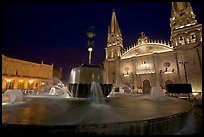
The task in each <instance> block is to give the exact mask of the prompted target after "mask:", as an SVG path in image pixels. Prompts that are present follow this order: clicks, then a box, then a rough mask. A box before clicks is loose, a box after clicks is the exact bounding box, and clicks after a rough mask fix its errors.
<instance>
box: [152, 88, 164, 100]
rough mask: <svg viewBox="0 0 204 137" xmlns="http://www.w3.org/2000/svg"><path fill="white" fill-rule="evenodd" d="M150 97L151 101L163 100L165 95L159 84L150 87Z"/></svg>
mask: <svg viewBox="0 0 204 137" xmlns="http://www.w3.org/2000/svg"><path fill="white" fill-rule="evenodd" d="M150 99H151V100H153V101H165V100H166V97H165V94H164V91H163V89H162V88H161V86H159V85H158V86H157V87H152V88H151V92H150Z"/></svg>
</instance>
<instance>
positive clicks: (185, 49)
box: [103, 2, 202, 93]
mask: <svg viewBox="0 0 204 137" xmlns="http://www.w3.org/2000/svg"><path fill="white" fill-rule="evenodd" d="M170 28H171V38H170V42H165V41H162V40H152V39H151V38H149V37H148V36H146V35H145V34H144V32H142V33H141V36H140V37H139V38H138V40H137V41H136V42H135V43H134V44H132V46H130V47H128V48H124V47H123V38H122V33H121V30H120V27H119V25H118V22H117V19H116V13H115V11H113V12H112V19H111V25H110V26H109V27H108V39H107V47H106V48H105V51H106V59H105V61H104V73H103V77H104V83H112V84H125V85H128V86H130V87H131V88H132V89H134V91H138V89H142V92H143V93H149V92H150V89H151V87H153V86H157V85H161V86H162V87H163V88H165V87H166V85H167V84H176V83H180V84H181V83H188V84H191V86H192V91H193V92H202V24H198V23H197V20H196V19H195V14H194V13H193V9H192V7H191V4H190V3H189V2H172V9H171V18H170Z"/></svg>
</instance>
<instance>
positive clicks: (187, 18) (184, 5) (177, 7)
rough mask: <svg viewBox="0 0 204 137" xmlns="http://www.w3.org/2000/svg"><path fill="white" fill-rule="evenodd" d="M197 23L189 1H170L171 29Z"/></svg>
mask: <svg viewBox="0 0 204 137" xmlns="http://www.w3.org/2000/svg"><path fill="white" fill-rule="evenodd" d="M181 20H182V21H181ZM196 23H197V20H196V19H195V14H194V13H193V9H192V7H191V4H190V2H172V9H171V19H170V27H171V29H172V30H174V29H178V28H181V27H182V26H187V25H188V26H189V25H194V24H196Z"/></svg>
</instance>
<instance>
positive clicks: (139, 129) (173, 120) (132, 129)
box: [2, 108, 192, 135]
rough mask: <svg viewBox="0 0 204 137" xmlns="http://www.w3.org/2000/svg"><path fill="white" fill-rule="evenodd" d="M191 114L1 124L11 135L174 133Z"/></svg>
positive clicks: (190, 112)
mask: <svg viewBox="0 0 204 137" xmlns="http://www.w3.org/2000/svg"><path fill="white" fill-rule="evenodd" d="M191 116H192V108H191V109H189V110H187V111H186V112H182V113H179V114H175V115H171V116H167V117H161V118H156V119H149V120H142V121H130V122H122V123H109V124H93V125H73V126H69V125H66V126H37V125H12V124H2V127H3V128H2V129H3V132H6V133H7V134H12V135H17V134H18V135H19V134H22V135H23V134H24V135H25V134H32V135H35V134H39V133H40V134H41V135H42V134H46V135H48V134H57V135H61V134H66V135H174V134H176V133H178V132H179V131H180V130H181V129H182V128H183V127H185V126H186V124H187V122H188V120H189V119H190V118H191Z"/></svg>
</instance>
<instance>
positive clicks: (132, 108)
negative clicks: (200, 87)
mask: <svg viewBox="0 0 204 137" xmlns="http://www.w3.org/2000/svg"><path fill="white" fill-rule="evenodd" d="M24 100H25V101H26V102H27V103H24V104H23V105H21V106H19V105H18V107H16V106H5V105H4V106H2V125H3V126H2V127H3V130H4V131H7V132H8V133H20V134H24V132H27V133H33V134H35V133H37V132H38V131H40V132H43V133H51V134H53V133H55V134H61V133H63V134H64V133H65V134H97V135H172V134H176V133H177V132H179V131H180V130H181V129H182V128H183V127H184V126H185V124H186V123H187V121H188V119H189V118H190V117H191V113H192V105H191V103H189V102H187V101H185V100H180V99H177V98H172V97H167V98H166V101H162V102H160V101H151V100H150V97H149V95H141V96H134V97H133V96H121V97H114V98H106V103H107V104H106V105H102V106H98V107H95V105H92V102H91V101H90V100H76V99H41V98H39V99H35V98H33V99H32V98H25V99H24ZM56 106H57V108H56ZM96 106H97V105H96ZM45 108H46V109H45ZM59 108H60V109H59ZM13 109H15V111H13ZM25 110H27V111H25ZM28 110H29V112H28Z"/></svg>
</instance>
